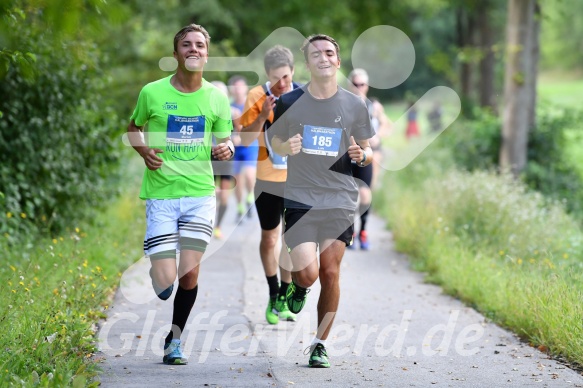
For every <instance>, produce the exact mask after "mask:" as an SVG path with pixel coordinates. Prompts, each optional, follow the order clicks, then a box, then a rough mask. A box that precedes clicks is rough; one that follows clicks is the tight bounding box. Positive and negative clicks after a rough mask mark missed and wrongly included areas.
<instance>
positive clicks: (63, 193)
mask: <svg viewBox="0 0 583 388" xmlns="http://www.w3.org/2000/svg"><path fill="white" fill-rule="evenodd" d="M39 13H41V10H40V9H31V8H27V12H25V11H23V10H22V9H19V8H13V9H11V10H10V11H9V13H8V15H7V16H6V15H5V16H6V17H5V18H4V20H6V21H8V22H10V31H9V32H10V34H9V35H8V39H9V42H10V44H9V47H12V48H14V49H11V50H8V49H5V50H2V51H1V52H0V54H1V55H0V57H2V58H4V64H6V58H8V63H9V66H5V67H4V69H6V70H7V71H6V74H5V76H4V78H3V79H1V81H0V94H1V95H2V96H3V99H2V100H1V101H0V112H2V117H1V118H0V153H1V154H2V159H3V163H2V166H1V167H0V232H2V234H3V235H4V236H5V237H7V238H8V239H9V241H14V240H15V239H17V238H18V237H17V235H23V234H24V233H23V232H28V231H31V230H33V229H35V228H41V229H43V230H46V231H50V232H57V231H59V230H62V229H63V228H64V227H65V226H66V225H69V224H70V223H71V222H73V221H75V220H79V219H80V218H82V217H83V216H87V214H88V213H89V212H90V209H92V208H95V207H97V206H98V205H99V204H100V203H101V202H102V201H103V200H104V199H106V198H108V197H109V196H110V195H111V194H112V190H113V189H111V188H109V189H106V181H107V180H108V179H110V178H113V177H114V176H115V175H116V172H115V166H116V165H117V163H118V159H119V150H118V147H117V146H116V145H115V143H114V135H116V134H117V133H119V128H120V126H119V122H118V119H117V116H116V114H115V112H113V110H112V109H111V108H109V107H108V106H109V105H110V104H109V103H108V100H107V99H106V98H104V97H103V96H104V95H105V90H106V88H107V84H108V81H107V78H106V77H105V75H104V74H103V71H102V68H101V66H102V64H103V63H102V62H101V61H100V59H99V58H100V51H99V49H98V47H97V46H96V45H95V44H94V43H93V42H92V41H90V40H82V39H79V40H75V39H65V35H62V34H60V33H57V32H55V31H52V30H51V29H50V28H48V29H44V28H47V26H46V25H45V24H44V22H43V23H41V22H35V20H37V16H38V14H39ZM15 15H16V16H15ZM43 20H44V19H43ZM4 37H6V35H5V36H4Z"/></svg>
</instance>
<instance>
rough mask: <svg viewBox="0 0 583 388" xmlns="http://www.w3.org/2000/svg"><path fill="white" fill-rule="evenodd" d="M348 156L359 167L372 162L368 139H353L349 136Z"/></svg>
mask: <svg viewBox="0 0 583 388" xmlns="http://www.w3.org/2000/svg"><path fill="white" fill-rule="evenodd" d="M348 156H349V157H350V159H351V160H353V161H355V162H356V164H357V165H358V166H359V167H364V166H368V165H369V164H371V163H372V157H373V152H372V148H370V144H369V142H368V139H364V140H356V141H355V140H354V137H353V136H350V147H348Z"/></svg>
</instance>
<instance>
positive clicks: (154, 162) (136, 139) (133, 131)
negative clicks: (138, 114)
mask: <svg viewBox="0 0 583 388" xmlns="http://www.w3.org/2000/svg"><path fill="white" fill-rule="evenodd" d="M142 130H143V127H138V126H137V125H136V122H135V121H134V120H131V121H130V124H129V125H128V140H129V142H130V144H131V145H132V147H134V149H135V150H136V152H137V153H138V154H140V156H141V157H142V158H143V159H144V163H145V164H146V167H148V169H149V170H152V171H154V170H157V169H159V168H160V167H162V159H160V158H159V157H158V156H157V155H156V154H160V153H162V152H164V151H163V150H161V149H160V148H150V147H148V146H147V145H146V143H144V140H143V138H142Z"/></svg>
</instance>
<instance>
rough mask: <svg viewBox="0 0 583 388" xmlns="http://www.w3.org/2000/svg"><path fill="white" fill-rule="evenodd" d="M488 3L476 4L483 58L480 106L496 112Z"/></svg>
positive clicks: (492, 36) (491, 35)
mask: <svg viewBox="0 0 583 388" xmlns="http://www.w3.org/2000/svg"><path fill="white" fill-rule="evenodd" d="M489 10H490V3H489V2H487V1H484V2H480V5H479V6H478V10H477V11H478V18H477V23H478V31H479V36H480V41H479V45H480V48H481V49H482V53H483V55H484V56H483V58H482V60H481V61H480V80H479V85H478V88H479V94H480V106H482V107H487V108H490V109H491V111H492V112H494V113H495V112H497V111H498V109H497V107H496V99H495V97H494V65H495V58H494V50H492V46H493V45H494V31H493V30H492V25H491V24H490V17H491V16H490V14H489Z"/></svg>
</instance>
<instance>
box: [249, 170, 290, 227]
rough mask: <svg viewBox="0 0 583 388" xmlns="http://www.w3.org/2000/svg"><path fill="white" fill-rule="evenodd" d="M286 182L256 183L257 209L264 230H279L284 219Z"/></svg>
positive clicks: (261, 181) (260, 181)
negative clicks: (278, 227)
mask: <svg viewBox="0 0 583 388" xmlns="http://www.w3.org/2000/svg"><path fill="white" fill-rule="evenodd" d="M284 189H285V182H268V181H263V180H261V179H257V181H256V182H255V207H256V208H257V217H258V218H259V224H260V225H261V229H263V230H272V229H275V228H277V226H278V225H279V223H280V222H281V219H282V217H283V192H284Z"/></svg>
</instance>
